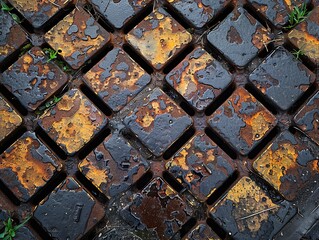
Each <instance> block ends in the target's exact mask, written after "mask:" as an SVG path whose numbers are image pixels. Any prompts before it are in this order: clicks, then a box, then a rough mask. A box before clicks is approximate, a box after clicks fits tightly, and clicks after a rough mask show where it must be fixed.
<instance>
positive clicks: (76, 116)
mask: <svg viewBox="0 0 319 240" xmlns="http://www.w3.org/2000/svg"><path fill="white" fill-rule="evenodd" d="M105 123H106V119H105V117H104V115H103V114H102V113H101V112H100V111H98V110H97V109H96V108H95V107H94V106H93V105H92V104H91V103H90V102H89V100H88V99H87V98H86V97H85V96H84V95H83V94H82V93H80V91H78V90H75V89H73V90H71V91H70V92H69V93H67V94H65V95H64V96H63V97H62V99H61V101H60V102H58V103H57V105H56V106H55V108H53V109H52V110H51V111H50V112H48V113H46V114H45V115H43V116H42V117H41V119H40V125H41V126H42V127H43V128H44V129H46V130H48V131H49V133H48V134H49V136H50V137H51V138H53V140H55V141H56V143H57V144H58V145H60V146H61V147H62V148H64V149H65V150H66V152H67V153H69V154H73V153H75V152H77V151H78V150H80V149H81V148H82V147H83V146H84V145H85V144H86V143H88V142H89V141H90V140H91V139H92V137H93V136H94V134H95V132H96V131H97V130H98V129H100V128H101V127H103V126H104V124H105Z"/></svg>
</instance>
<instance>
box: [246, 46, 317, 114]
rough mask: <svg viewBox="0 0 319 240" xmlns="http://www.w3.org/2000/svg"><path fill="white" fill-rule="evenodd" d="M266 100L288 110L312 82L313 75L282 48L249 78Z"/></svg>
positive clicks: (272, 54) (273, 53)
mask: <svg viewBox="0 0 319 240" xmlns="http://www.w3.org/2000/svg"><path fill="white" fill-rule="evenodd" d="M249 80H250V82H252V83H253V84H254V85H255V86H256V87H257V88H258V89H259V90H260V91H261V92H262V93H263V94H264V95H265V96H266V97H267V98H269V99H270V100H271V101H272V102H274V103H275V104H276V105H277V106H278V107H279V108H281V109H282V110H287V109H289V108H290V107H291V106H292V105H293V104H294V102H296V101H297V100H298V99H299V98H300V97H301V95H302V94H303V93H304V92H305V91H306V90H307V89H308V88H309V85H310V84H311V83H312V82H314V80H315V74H314V73H312V72H311V71H310V70H309V69H308V68H307V67H306V66H305V65H303V64H302V63H301V62H300V61H298V60H297V59H296V58H295V57H294V55H293V54H292V53H290V52H288V51H287V50H286V49H284V48H277V49H276V50H275V51H274V52H272V53H271V54H270V55H269V56H268V57H267V58H266V60H264V61H263V62H262V63H261V64H260V66H258V67H257V68H256V69H255V70H254V71H253V72H252V74H250V76H249Z"/></svg>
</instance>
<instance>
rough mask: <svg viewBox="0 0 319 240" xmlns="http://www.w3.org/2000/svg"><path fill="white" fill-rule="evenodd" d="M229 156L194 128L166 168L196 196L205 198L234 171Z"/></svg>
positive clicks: (203, 199) (201, 198)
mask: <svg viewBox="0 0 319 240" xmlns="http://www.w3.org/2000/svg"><path fill="white" fill-rule="evenodd" d="M233 165H234V163H233V160H232V159H231V158H230V157H229V156H228V155H227V154H226V153H224V152H223V150H221V149H220V148H219V147H218V146H217V145H216V144H215V143H214V142H213V141H212V140H210V138H209V137H208V136H206V135H205V134H204V133H202V132H198V133H197V134H196V135H195V136H194V137H193V138H192V139H191V140H190V141H189V142H188V143H187V144H186V145H185V146H184V147H183V148H182V149H181V150H180V151H179V152H178V153H177V154H175V155H174V156H173V157H172V160H171V161H169V162H168V163H167V164H166V168H167V169H168V171H169V172H170V173H171V174H172V175H173V176H174V177H175V178H177V180H178V181H179V182H181V183H182V184H183V185H184V186H185V187H186V188H187V189H188V190H190V191H191V192H192V193H193V194H194V195H195V196H196V197H197V198H198V199H199V200H201V201H205V200H206V198H207V197H209V196H210V195H211V194H212V193H213V192H214V191H215V190H216V188H218V187H220V185H221V184H222V183H223V182H224V181H225V180H226V179H227V178H228V177H229V176H230V175H231V174H232V173H233V172H234V166H233Z"/></svg>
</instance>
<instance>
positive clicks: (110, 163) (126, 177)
mask: <svg viewBox="0 0 319 240" xmlns="http://www.w3.org/2000/svg"><path fill="white" fill-rule="evenodd" d="M79 169H80V171H81V173H82V174H83V175H84V176H85V177H86V178H87V179H88V180H90V181H91V182H92V183H93V184H94V185H95V186H96V187H97V188H98V189H99V190H100V191H101V192H103V193H104V194H105V195H106V196H107V197H108V198H111V197H115V196H116V195H118V194H119V193H121V192H124V191H126V190H127V189H128V188H129V187H131V185H132V184H133V183H135V182H136V180H138V179H139V178H140V177H141V176H142V175H143V174H144V173H145V172H146V171H147V170H148V169H149V164H148V163H147V162H146V160H145V159H143V158H142V157H141V156H140V154H139V153H138V152H137V151H136V150H135V149H134V148H133V147H132V146H131V145H130V144H129V143H128V142H127V141H126V140H125V139H124V138H123V137H120V136H119V135H118V134H116V133H115V134H112V135H110V136H109V137H107V138H106V139H105V140H104V142H103V143H102V144H100V145H99V146H98V147H97V148H96V149H95V150H94V151H93V152H92V153H90V154H89V155H88V156H87V157H86V158H85V159H84V160H83V161H82V162H81V163H80V164H79Z"/></svg>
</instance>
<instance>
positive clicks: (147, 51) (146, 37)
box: [126, 10, 192, 69]
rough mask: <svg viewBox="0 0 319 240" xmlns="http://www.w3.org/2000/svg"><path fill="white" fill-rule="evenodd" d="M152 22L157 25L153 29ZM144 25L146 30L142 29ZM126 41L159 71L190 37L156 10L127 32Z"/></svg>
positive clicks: (175, 23)
mask: <svg viewBox="0 0 319 240" xmlns="http://www.w3.org/2000/svg"><path fill="white" fill-rule="evenodd" d="M154 22H157V23H158V26H157V27H155V28H153V27H152V24H154ZM144 25H146V26H145V28H147V29H144V28H143V27H144ZM143 29H144V30H143ZM136 30H141V31H144V32H143V33H142V36H138V35H137V34H136V33H135V31H136ZM126 39H127V41H128V42H129V43H130V44H131V45H132V46H133V47H135V48H136V49H137V50H138V51H139V52H140V53H141V54H142V55H143V57H144V58H145V59H146V60H147V61H149V62H150V63H151V64H152V65H153V66H154V67H155V68H156V69H160V68H162V67H163V66H164V65H165V63H166V62H167V61H169V60H170V59H171V58H172V57H173V56H174V55H175V54H176V53H177V52H178V51H179V50H180V49H181V48H183V47H184V46H185V45H186V44H188V43H189V42H191V40H192V36H191V34H190V33H188V32H187V31H186V30H185V29H183V28H182V26H180V25H179V24H178V23H177V22H176V21H175V20H174V19H173V18H171V17H170V16H169V15H168V14H167V15H164V14H162V13H160V12H158V10H156V11H155V12H154V13H153V14H151V15H150V16H148V17H146V18H145V19H144V21H143V22H142V23H140V24H139V25H137V26H136V27H135V28H134V29H133V30H132V31H131V32H129V34H128V35H127V36H126Z"/></svg>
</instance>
